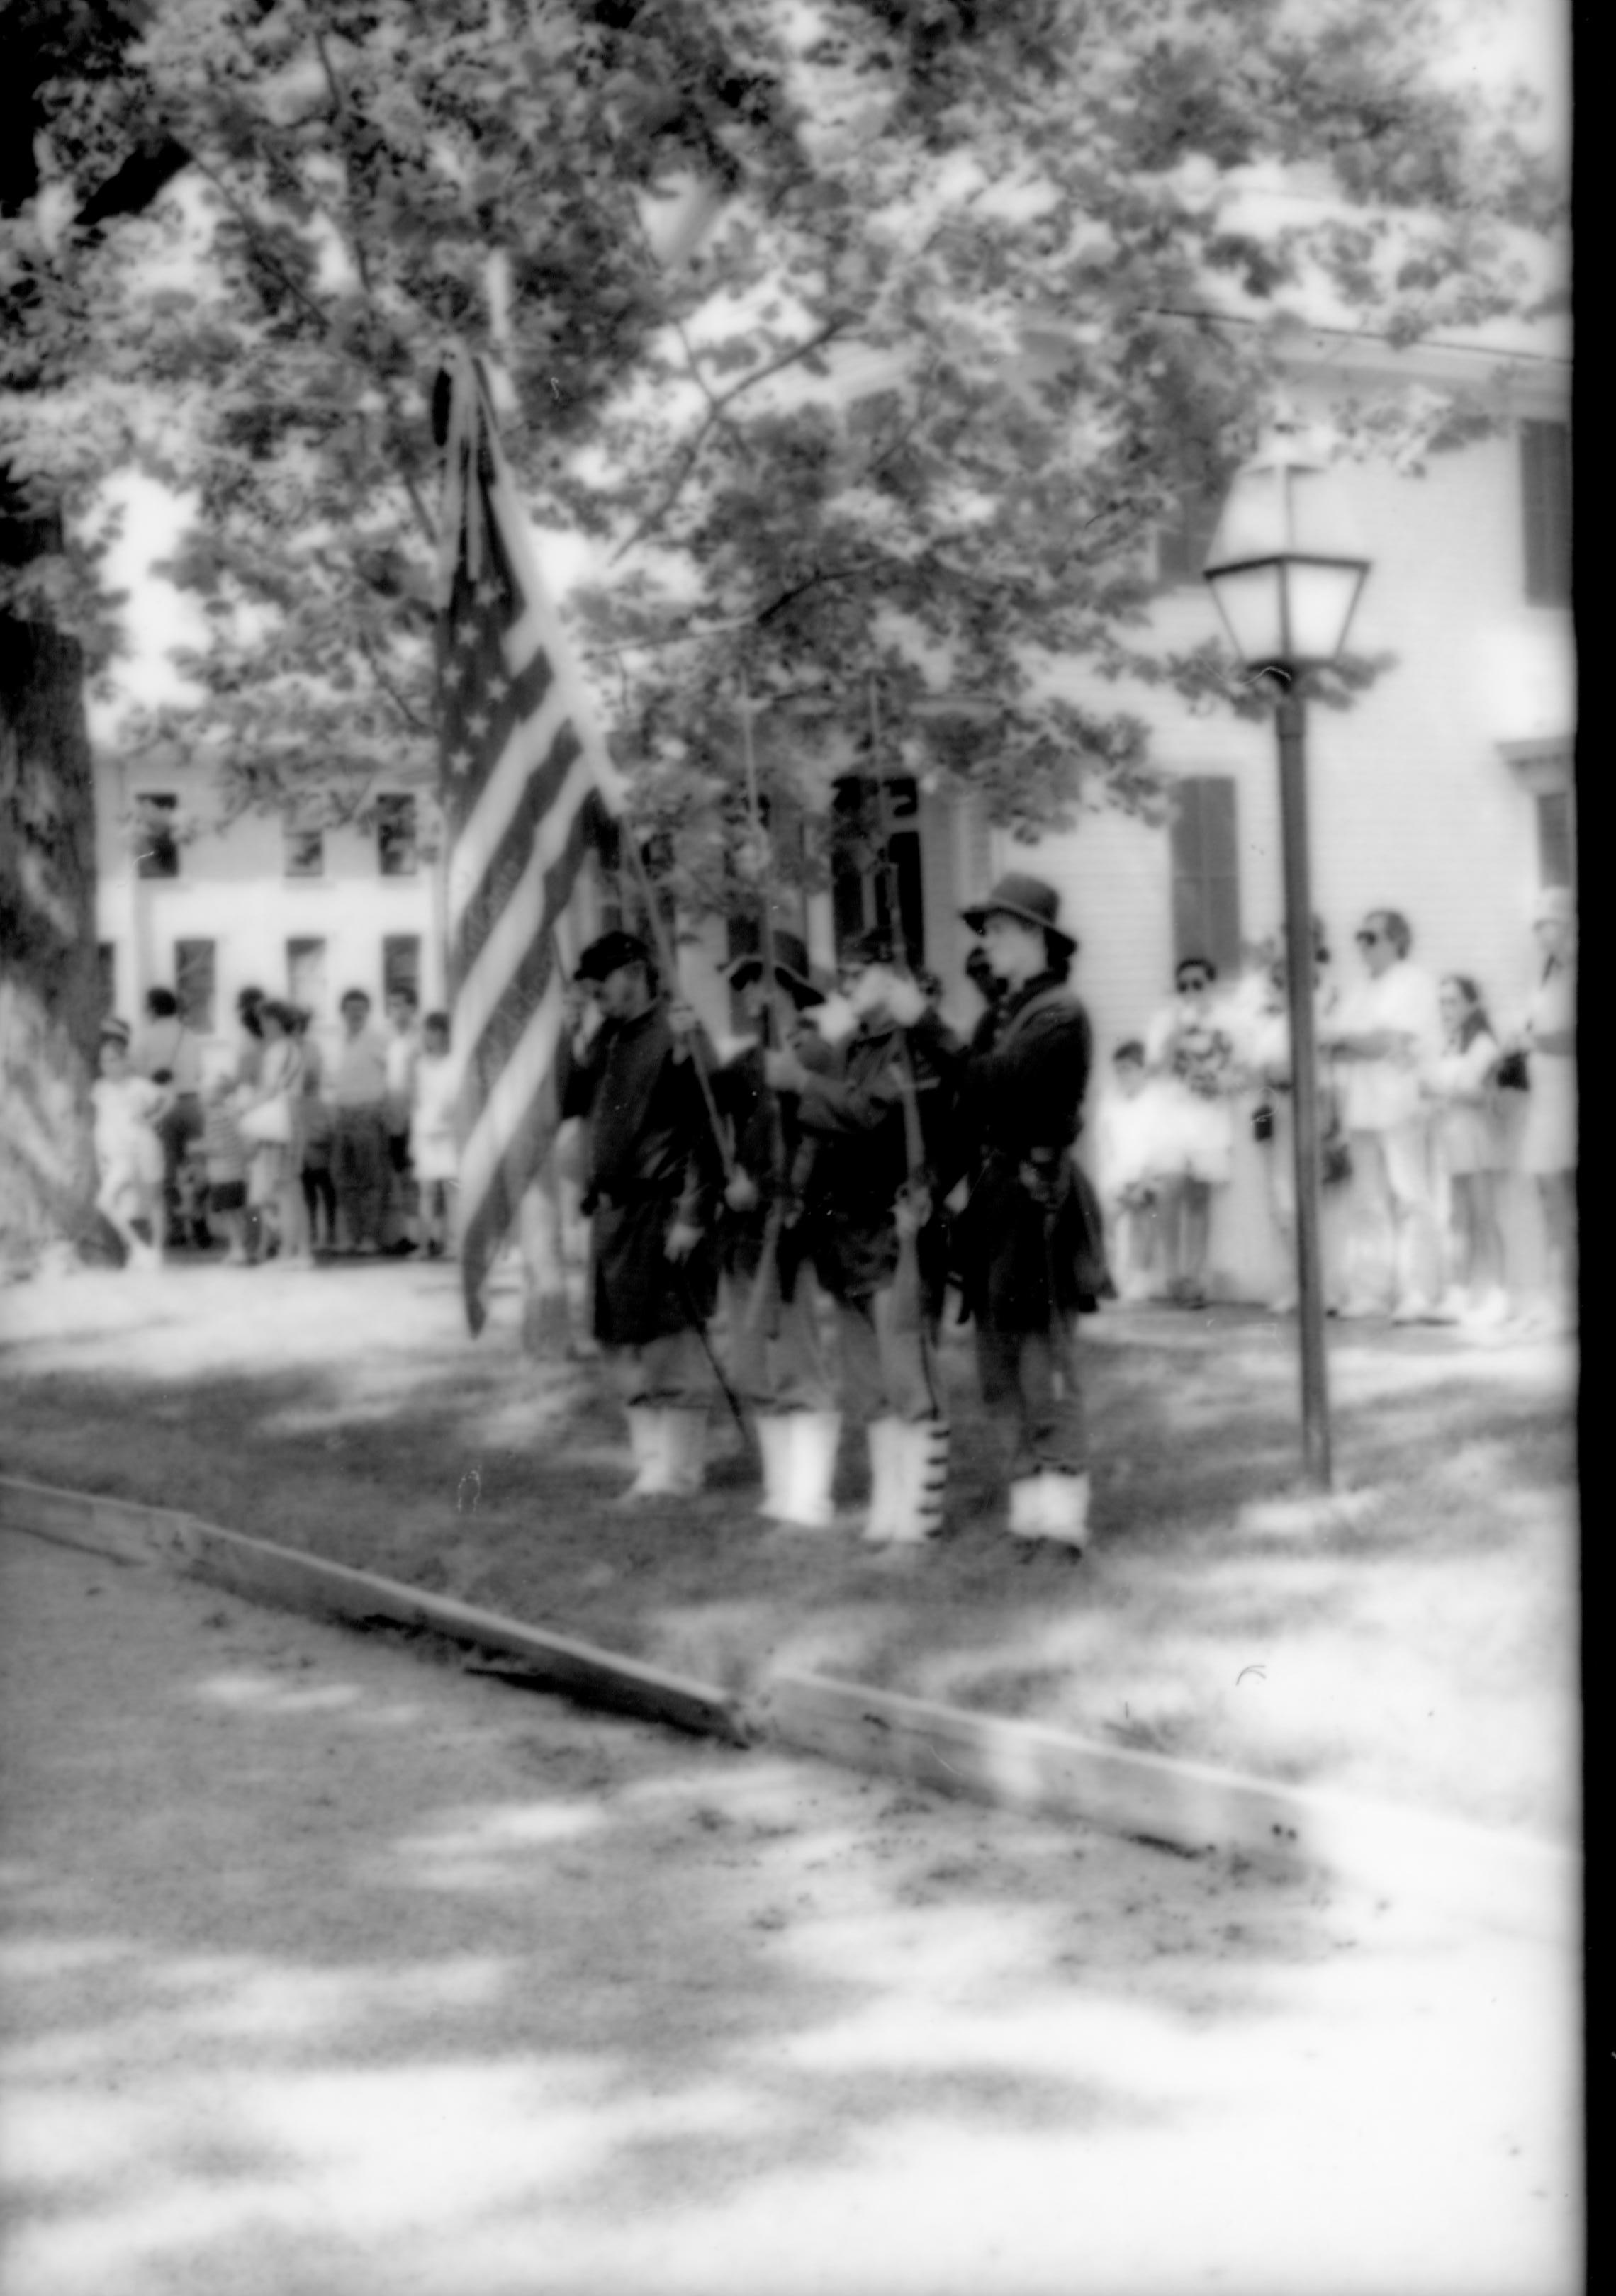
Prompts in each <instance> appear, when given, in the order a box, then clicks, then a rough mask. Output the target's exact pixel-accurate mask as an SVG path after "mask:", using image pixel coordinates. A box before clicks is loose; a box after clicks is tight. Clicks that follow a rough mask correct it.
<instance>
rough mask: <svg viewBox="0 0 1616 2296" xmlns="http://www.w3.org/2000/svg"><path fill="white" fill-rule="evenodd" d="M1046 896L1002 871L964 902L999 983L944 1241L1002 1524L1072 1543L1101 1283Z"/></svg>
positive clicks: (1067, 953)
mask: <svg viewBox="0 0 1616 2296" xmlns="http://www.w3.org/2000/svg"><path fill="white" fill-rule="evenodd" d="M1060 907H1061V904H1060V896H1059V894H1058V893H1057V892H1056V890H1055V889H1054V886H1053V885H1047V884H1046V883H1044V882H1043V881H1042V880H1041V879H1040V878H1038V877H1030V876H1024V875H1019V874H1017V875H1011V876H1006V877H1002V878H1001V879H1000V880H999V881H998V883H997V885H996V886H995V887H994V889H993V890H992V891H991V892H990V893H989V894H988V898H987V899H986V900H985V901H984V902H983V903H982V904H981V905H980V907H977V908H973V909H967V910H966V911H965V912H964V919H965V922H966V923H967V924H968V925H970V926H971V928H972V931H974V932H977V933H980V935H981V937H982V941H983V945H984V947H985V949H986V952H987V955H988V963H989V964H990V965H991V966H992V969H993V972H994V973H995V975H996V976H997V979H998V980H1001V981H1002V982H1003V983H1004V984H1005V994H1004V996H1002V998H1001V999H1000V1000H999V1002H998V1003H997V1004H996V1005H992V1006H991V1007H990V1008H989V1011H988V1013H987V1014H985V1015H984V1017H983V1021H982V1022H981V1023H980V1026H979V1028H978V1030H977V1033H976V1035H975V1037H973V1038H972V1046H971V1050H970V1054H969V1055H968V1058H967V1062H966V1069H965V1078H964V1088H963V1097H962V1110H961V1122H962V1130H963V1132H964V1136H965V1139H966V1142H967V1152H968V1169H967V1176H966V1187H967V1191H968V1193H967V1196H966V1201H965V1203H964V1208H963V1210H961V1211H960V1213H959V1215H958V1216H957V1218H956V1221H955V1224H954V1247H955V1253H956V1263H957V1265H958V1266H959V1267H960V1270H961V1273H962V1276H963V1280H964V1297H965V1304H966V1307H967V1308H968V1309H969V1311H970V1313H971V1316H972V1319H973V1321H974V1324H975V1327H976V1357H977V1368H978V1374H979V1376H980V1382H981V1390H982V1398H983V1400H984V1402H985V1403H986V1404H987V1406H988V1410H989V1411H990V1412H991V1413H992V1414H993V1415H995V1416H996V1417H997V1418H999V1419H1001V1420H1002V1421H1003V1422H1005V1423H1007V1425H1008V1427H1009V1429H1010V1431H1011V1433H1012V1439H1013V1440H1012V1456H1011V1464H1010V1478H1011V1480H1010V1522H1009V1528H1010V1529H1011V1531H1012V1532H1013V1534H1014V1536H1015V1537H1016V1538H1029V1539H1052V1540H1055V1541H1058V1542H1060V1543H1061V1544H1062V1545H1064V1546H1068V1547H1070V1548H1072V1549H1073V1550H1075V1551H1076V1552H1078V1553H1079V1554H1080V1553H1081V1552H1082V1549H1083V1547H1084V1546H1085V1544H1086V1543H1087V1527H1088V1447H1087V1425H1086V1421H1085V1415H1084V1399H1083V1382H1082V1373H1081V1368H1080V1365H1079V1353H1078V1316H1079V1310H1080V1309H1081V1308H1085V1307H1087V1308H1092V1307H1093V1306H1094V1305H1095V1302H1096V1298H1097V1296H1098V1295H1099V1294H1101V1293H1102V1292H1104V1290H1105V1289H1106V1288H1107V1279H1106V1276H1105V1273H1104V1255H1103V1244H1102V1243H1101V1241H1100V1230H1099V1214H1098V1206H1097V1204H1096V1202H1095V1198H1094V1193H1093V1190H1092V1189H1091V1188H1089V1187H1088V1185H1087V1182H1086V1180H1085V1178H1084V1176H1083V1175H1082V1173H1081V1172H1080V1171H1079V1169H1078V1167H1077V1164H1076V1162H1075V1160H1074V1158H1073V1149H1074V1146H1075V1144H1076V1142H1077V1138H1078V1135H1079V1132H1080V1130H1081V1129H1082V1123H1083V1098H1084V1094H1085V1093H1086V1091H1087V1086H1088V1071H1089V1062H1090V1056H1091V1041H1092V1040H1091V1037H1090V1031H1089V1024H1088V1015H1087V1013H1086V1012H1085V1011H1084V1009H1083V1006H1082V1005H1080V1004H1079V1001H1078V999H1077V998H1076V996H1073V995H1072V993H1071V991H1070V988H1068V987H1067V985H1066V984H1067V980H1068V976H1069V975H1070V970H1071V961H1072V958H1073V957H1074V956H1075V955H1076V954H1077V947H1078V944H1077V941H1076V939H1074V937H1073V936H1072V935H1071V934H1070V933H1069V932H1066V931H1063V930H1062V926H1061V922H1060Z"/></svg>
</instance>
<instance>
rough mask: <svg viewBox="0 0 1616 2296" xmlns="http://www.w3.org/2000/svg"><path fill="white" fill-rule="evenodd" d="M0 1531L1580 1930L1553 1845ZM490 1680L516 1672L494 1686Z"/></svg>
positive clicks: (935, 1784) (166, 1512)
mask: <svg viewBox="0 0 1616 2296" xmlns="http://www.w3.org/2000/svg"><path fill="white" fill-rule="evenodd" d="M0 1528H6V1529H17V1530H25V1531H31V1532H33V1533H35V1534H36V1535H37V1536H39V1537H42V1538H53V1539H55V1540H57V1541H59V1542H61V1543H62V1544H64V1545H67V1546H81V1547H86V1548H87V1549H89V1550H90V1551H91V1552H93V1553H94V1554H105V1555H109V1556H111V1558H112V1559H114V1560H115V1561H118V1562H132V1563H147V1564H149V1563H153V1562H167V1563H168V1564H170V1565H172V1566H174V1567H176V1568H177V1569H179V1570H183V1571H185V1572H186V1573H187V1574H188V1575H190V1576H192V1577H194V1578H198V1579H205V1580H207V1581H209V1583H211V1584H213V1585H216V1586H221V1587H228V1588H229V1589H230V1590H231V1591H232V1592H234V1593H235V1594H238V1595H244V1596H247V1597H249V1598H250V1599H253V1600H257V1601H260V1602H268V1603H276V1604H279V1605H281V1606H283V1607H284V1608H286V1609H290V1610H295V1611H308V1612H312V1613H314V1614H315V1615H316V1616H324V1617H333V1616H334V1617H337V1618H342V1619H347V1620H352V1621H354V1622H356V1623H358V1622H361V1621H365V1620H375V1619H384V1620H388V1621H390V1623H392V1624H395V1625H400V1626H408V1627H418V1628H426V1629H429V1630H431V1631H432V1632H434V1633H438V1634H442V1635H446V1636H449V1637H451V1638H452V1639H454V1640H455V1641H457V1642H463V1643H469V1644H472V1645H473V1646H475V1647H476V1648H478V1649H480V1650H484V1651H493V1652H499V1653H501V1654H504V1655H505V1656H508V1657H512V1658H514V1659H515V1660H517V1661H519V1662H520V1670H519V1678H521V1679H523V1680H526V1681H529V1682H531V1683H532V1684H533V1685H535V1686H536V1687H539V1688H544V1689H548V1690H553V1691H555V1692H558V1693H561V1694H562V1695H563V1696H566V1697H570V1698H573V1699H576V1700H578V1701H579V1702H583V1703H586V1704H592V1705H596V1706H603V1707H607V1708H611V1709H612V1710H616V1711H619V1712H622V1713H628V1714H633V1715H636V1716H638V1717H640V1718H644V1719H649V1720H654V1721H659V1722H662V1723H667V1724H670V1725H672V1726H674V1727H676V1728H677V1729H682V1730H689V1731H693V1732H696V1733H698V1734H702V1735H705V1736H710V1737H717V1738H720V1739H722V1740H724V1741H726V1743H729V1744H731V1745H736V1746H746V1745H750V1744H752V1743H756V1742H757V1741H759V1739H763V1740H767V1741H769V1742H772V1743H775V1744H777V1745H780V1746H783V1747H790V1748H792V1749H794V1750H795V1751H800V1752H804V1753H811V1754H816V1755H818V1756H820V1757H822V1758H823V1759H827V1760H831V1761H835V1762H838V1763H841V1764H842V1765H844V1766H847V1767H853V1768H857V1769H863V1770H871V1771H875V1772H879V1773H882V1774H886V1775H897V1776H900V1777H906V1778H909V1779H912V1780H914V1781H915V1783H916V1784H920V1785H924V1786H927V1787H929V1788H931V1790H932V1791H934V1792H943V1793H951V1794H958V1795H964V1796H966V1797H968V1798H969V1799H971V1800H978V1801H985V1802H989V1803H992V1804H995V1805H997V1807H1000V1808H1013V1809H1018V1810H1022V1811H1026V1812H1029V1813H1032V1814H1037V1815H1039V1816H1049V1817H1055V1818H1061V1817H1067V1818H1071V1817H1076V1818H1081V1819H1082V1820H1084V1821H1085V1822H1086V1823H1087V1824H1088V1825H1095V1826H1098V1827H1100V1828H1102V1829H1103V1830H1104V1831H1107V1832H1110V1833H1120V1834H1126V1835H1128V1836H1131V1837H1133V1838H1134V1839H1144V1840H1147V1841H1160V1842H1162V1843H1165V1844H1167V1845H1168V1846H1169V1847H1170V1848H1173V1849H1181V1850H1186V1851H1192V1852H1199V1851H1202V1850H1207V1849H1217V1850H1222V1851H1226V1852H1235V1853H1238V1854H1239V1855H1241V1856H1243V1857H1249V1858H1251V1860H1252V1861H1253V1862H1255V1863H1260V1864H1261V1865H1263V1866H1266V1867H1267V1868H1268V1869H1270V1870H1272V1871H1275V1872H1277V1873H1284V1874H1305V1873H1321V1874H1336V1875H1338V1876H1339V1877H1341V1879H1342V1880H1344V1881H1347V1882H1352V1883H1355V1884H1357V1885H1358V1886H1359V1887H1362V1888H1366V1889H1368V1890H1374V1892H1376V1893H1377V1894H1380V1895H1383V1896H1386V1897H1388V1898H1407V1897H1413V1898H1418V1899H1420V1900H1421V1901H1423V1902H1426V1903H1430V1904H1433V1905H1436V1906H1440V1907H1445V1908H1447V1909H1448V1910H1451V1911H1455V1912H1458V1913H1462V1914H1464V1915H1466V1916H1467V1917H1469V1918H1470V1919H1472V1920H1477V1921H1481V1922H1482V1923H1486V1924H1487V1925H1488V1926H1489V1927H1492V1928H1499V1929H1504V1930H1506V1931H1513V1932H1517V1933H1522V1934H1525V1935H1529V1936H1533V1937H1539V1938H1547V1939H1553V1940H1554V1941H1556V1942H1564V1943H1570V1942H1573V1941H1574V1940H1575V1939H1576V1938H1577V1937H1578V1935H1579V1931H1580V1921H1581V1884H1582V1866H1581V1859H1580V1857H1578V1856H1577V1855H1576V1854H1575V1853H1573V1852H1571V1851H1568V1850H1565V1849H1559V1848H1557V1847H1555V1846H1554V1844H1552V1843H1546V1842H1539V1841H1533V1840H1530V1839H1529V1838H1528V1837H1525V1836H1522V1835H1518V1834H1510V1833H1493V1832H1489V1831H1488V1830H1487V1829H1486V1828H1484V1827H1481V1826H1471V1825H1461V1824H1458V1823H1456V1822H1455V1821H1453V1820H1450V1819H1443V1818H1435V1817H1428V1816H1424V1815H1423V1813H1421V1812H1419V1811H1415V1810H1407V1809H1400V1808H1396V1807H1394V1806H1392V1805H1389V1804H1386V1803H1381V1802H1372V1801H1363V1800H1356V1799H1353V1798H1351V1797H1349V1796H1346V1795H1338V1794H1331V1793H1324V1792H1317V1791H1314V1790H1311V1789H1303V1788H1298V1787H1293V1786H1284V1785H1279V1784H1271V1783H1270V1782H1268V1781H1267V1780H1265V1779H1262V1778H1256V1777H1249V1776H1246V1775H1243V1774H1242V1773H1240V1772H1238V1771H1234V1770H1220V1769H1216V1768H1213V1767H1210V1766H1209V1765H1207V1764H1204V1763H1198V1762H1185V1761H1180V1760H1177V1759H1173V1758H1170V1757H1168V1756H1165V1755H1161V1754H1149V1753H1140V1752H1136V1751H1132V1750H1131V1749H1128V1748H1125V1747H1120V1746H1111V1745H1107V1744H1105V1743H1103V1742H1101V1741H1098V1740H1094V1739H1085V1738H1079V1737H1077V1736H1075V1735H1073V1734H1070V1733H1069V1732H1066V1731H1063V1730H1057V1729H1053V1728H1051V1727H1049V1726H1046V1725H1043V1724H1039V1723H1031V1722H1013V1721H1010V1720H1007V1719H1005V1718H1003V1717H1001V1716H998V1715H992V1714H976V1713H971V1712H967V1711H965V1710H962V1709H960V1708H957V1707H950V1706H943V1705H938V1704H933V1703H931V1702H929V1701H926V1700H923V1699H918V1698H907V1697H904V1696H902V1695H900V1694H899V1693H896V1692H892V1691H883V1690H873V1689H869V1688H866V1687H865V1686H864V1685H861V1684H858V1683H851V1682H839V1681H836V1680H834V1679H833V1678H832V1677H828V1676H823V1675H808V1674H799V1673H796V1672H795V1671H792V1670H788V1669H782V1670H780V1671H778V1672H775V1673H770V1674H768V1675H767V1676H766V1677H765V1678H764V1680H763V1683H762V1684H761V1685H760V1687H759V1694H758V1696H757V1697H756V1698H755V1699H754V1700H752V1701H745V1700H742V1698H740V1697H739V1696H735V1695H732V1694H731V1693H726V1692H725V1691H722V1690H719V1689H718V1688H715V1687H714V1686H712V1685H710V1684H706V1683H701V1682H697V1681H694V1680H693V1679H691V1678H690V1677H686V1676H684V1675H677V1674H671V1673H669V1672H668V1671H666V1670H665V1669H661V1668H659V1667H653V1666H648V1665H645V1664H644V1663H643V1662H642V1661H638V1660H635V1659H627V1658H619V1657H618V1656H617V1655H616V1654H615V1653H614V1652H611V1651H604V1650H600V1649H597V1648H596V1647H595V1646H594V1645H593V1644H588V1643H582V1642H578V1641H575V1640H573V1639H572V1638H570V1637H569V1636H562V1635H553V1634H550V1633H547V1632H546V1631H545V1630H544V1629H542V1628H536V1627H529V1626H526V1625H524V1624H522V1623H521V1620H515V1619H508V1618H504V1617H502V1616H501V1615H500V1614H499V1613H498V1612H496V1611H483V1610H480V1609H477V1608H475V1607H474V1606H473V1605H472V1604H470V1603H459V1602H455V1601H454V1600H453V1599H452V1598H450V1597H449V1596H447V1595H431V1594H428V1593H426V1592H425V1591H424V1590H423V1589H422V1588H419V1587H407V1586H405V1585H404V1584H402V1583H401V1582H400V1581H398V1580H397V1579H383V1578H380V1577H377V1576H376V1575H374V1574H373V1573H372V1572H370V1571H366V1570H351V1569H349V1567H348V1566H347V1565H345V1564H342V1563H337V1562H324V1561H323V1560H321V1559H320V1558H319V1557H317V1556H315V1555H310V1554H302V1553H299V1551H297V1550H296V1549H294V1548H291V1547H285V1546H275V1545H274V1544H272V1543H271V1542H270V1541H268V1540H267V1539H259V1538H247V1537H245V1536H244V1535H242V1533H240V1532H237V1531H229V1530H222V1529H218V1528H217V1526H215V1525H214V1524H211V1523H206V1522H202V1521H199V1520H198V1518H196V1517H195V1516H193V1515H188V1514H182V1513H176V1512H174V1511H173V1510H171V1509H169V1508H166V1507H147V1506H141V1505H135V1503H133V1502H131V1501H129V1500H126V1499H116V1498H104V1497H96V1496H94V1495H92V1494H90V1493H87V1492H79V1491H67V1490H61V1489H58V1488H54V1487H53V1486H51V1485H48V1484H44V1483H32V1482H27V1481H24V1480H21V1479H19V1478H16V1477H12V1476H0ZM500 1670H501V1671H502V1672H505V1673H507V1674H509V1673H511V1672H513V1671H517V1669H500Z"/></svg>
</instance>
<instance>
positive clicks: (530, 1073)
mask: <svg viewBox="0 0 1616 2296" xmlns="http://www.w3.org/2000/svg"><path fill="white" fill-rule="evenodd" d="M561 1027H562V985H561V981H560V980H559V979H558V978H557V977H555V976H554V975H552V977H551V979H550V980H549V982H548V983H547V984H546V989H545V993H544V995H543V996H541V997H540V999H539V1001H538V1003H537V1005H535V1007H534V1008H533V1011H532V1012H531V1013H529V1016H528V1021H527V1025H526V1026H525V1028H524V1029H523V1030H522V1033H521V1037H520V1038H519V1039H518V1041H517V1043H516V1045H515V1046H514V1047H513V1051H512V1054H511V1057H510V1058H509V1059H508V1060H507V1061H506V1062H504V1067H503V1068H502V1069H501V1070H500V1072H499V1074H498V1076H497V1077H496V1078H495V1079H494V1080H493V1082H492V1085H491V1087H490V1088H489V1090H488V1094H487V1096H486V1098H485V1100H484V1102H483V1106H482V1111H481V1113H480V1116H479V1117H478V1119H477V1122H476V1124H475V1125H474V1127H473V1128H472V1133H471V1136H470V1137H469V1138H468V1140H467V1142H466V1144H465V1147H464V1149H463V1152H462V1162H461V1178H462V1184H463V1186H464V1187H465V1188H466V1189H467V1190H468V1191H469V1192H470V1193H472V1194H474V1195H476V1196H477V1197H478V1198H479V1199H481V1198H482V1197H484V1196H485V1195H486V1194H487V1193H488V1191H489V1190H490V1188H491V1187H492V1186H493V1185H494V1183H495V1182H496V1179H498V1178H500V1177H507V1178H508V1174H507V1173H506V1166H507V1163H508V1159H509V1156H510V1151H511V1147H512V1144H513V1139H514V1136H515V1135H516V1134H517V1132H518V1130H519V1128H520V1127H521V1122H522V1119H523V1116H524V1113H525V1111H528V1110H529V1109H530V1108H534V1107H535V1106H536V1105H537V1103H539V1102H540V1100H541V1098H542V1099H543V1103H544V1107H545V1110H546V1112H547V1113H548V1114H549V1116H550V1118H551V1120H552V1122H554V1120H555V1119H557V1118H558V1117H559V1112H560V1111H559V1109H558V1108H557V1107H556V1105H555V1103H554V1067H555V1054H556V1048H557V1046H559V1044H560V1042H561ZM527 1177H531V1176H530V1175H529V1176H527ZM525 1185H527V1179H526V1177H524V1178H523V1179H522V1180H521V1182H520V1184H519V1185H518V1186H517V1188H516V1190H515V1193H516V1194H518V1195H520V1193H521V1188H522V1187H523V1186H525ZM514 1209H515V1205H514V1201H512V1202H511V1203H510V1204H509V1206H508V1209H507V1217H508V1213H509V1211H513V1210H514ZM502 1232H503V1231H502Z"/></svg>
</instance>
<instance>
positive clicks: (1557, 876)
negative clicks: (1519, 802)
mask: <svg viewBox="0 0 1616 2296" xmlns="http://www.w3.org/2000/svg"><path fill="white" fill-rule="evenodd" d="M1537 813H1538V883H1539V884H1540V885H1568V886H1569V885H1573V884H1575V882H1576V881H1577V853H1576V841H1575V833H1574V829H1573V824H1572V819H1571V791H1569V790H1546V791H1543V792H1542V794H1541V795H1540V796H1539V797H1538V800H1537Z"/></svg>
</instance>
